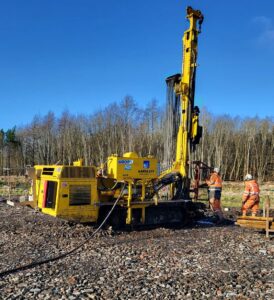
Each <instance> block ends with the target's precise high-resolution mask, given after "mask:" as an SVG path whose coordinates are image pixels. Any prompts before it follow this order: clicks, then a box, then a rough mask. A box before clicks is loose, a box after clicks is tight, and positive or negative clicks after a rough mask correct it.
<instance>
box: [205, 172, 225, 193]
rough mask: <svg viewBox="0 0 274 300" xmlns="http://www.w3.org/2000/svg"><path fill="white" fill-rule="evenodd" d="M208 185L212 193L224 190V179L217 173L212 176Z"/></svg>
mask: <svg viewBox="0 0 274 300" xmlns="http://www.w3.org/2000/svg"><path fill="white" fill-rule="evenodd" d="M206 183H207V184H208V187H209V190H210V191H213V190H221V189H222V179H221V176H220V175H219V174H217V173H213V174H211V176H210V179H209V180H207V181H206Z"/></svg>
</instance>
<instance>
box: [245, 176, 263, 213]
mask: <svg viewBox="0 0 274 300" xmlns="http://www.w3.org/2000/svg"><path fill="white" fill-rule="evenodd" d="M244 181H245V190H244V193H243V197H242V213H243V216H246V214H247V212H248V210H251V212H252V217H255V216H256V214H257V212H258V210H259V202H260V195H259V193H260V189H259V185H258V183H257V181H256V180H255V179H253V177H252V175H250V174H247V175H246V176H245V178H244Z"/></svg>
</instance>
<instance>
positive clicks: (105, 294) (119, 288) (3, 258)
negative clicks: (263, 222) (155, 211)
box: [0, 203, 274, 300]
mask: <svg viewBox="0 0 274 300" xmlns="http://www.w3.org/2000/svg"><path fill="white" fill-rule="evenodd" d="M0 220H1V221H0V271H4V270H6V269H9V268H11V267H15V266H19V265H22V264H26V263H30V262H32V261H35V260H39V259H43V258H46V257H50V256H53V255H56V254H60V253H61V252H63V251H68V250H70V249H72V248H73V247H75V246H76V245H78V244H79V243H81V242H83V241H84V240H85V239H87V238H89V237H90V236H91V234H92V233H93V231H94V228H93V227H91V226H84V225H79V224H78V225H71V224H69V223H67V222H65V221H62V220H58V219H55V218H52V217H50V216H46V215H42V214H40V213H39V212H36V211H34V210H31V209H29V208H26V207H25V208H23V207H9V206H7V205H6V204H4V203H1V204H0ZM255 298H256V299H274V238H273V237H272V239H271V240H270V241H269V240H266V239H265V236H264V234H262V233H260V232H256V231H255V232H254V231H251V230H248V229H243V228H239V227H236V226H217V227H216V226H208V227H201V226H198V225H195V226H193V227H191V228H183V229H166V228H157V229H153V230H143V231H133V232H111V230H108V231H101V232H100V233H98V234H97V235H96V236H95V237H94V238H92V239H91V240H90V241H89V242H88V243H86V244H85V245H84V246H83V248H81V249H80V250H79V251H78V252H76V253H73V254H72V255H70V256H67V257H65V258H63V259H61V260H58V261H55V262H51V263H48V264H44V265H42V266H38V267H35V268H33V269H29V270H25V271H20V272H18V273H15V274H11V275H7V276H5V277H2V278H0V299H69V300H73V299H255Z"/></svg>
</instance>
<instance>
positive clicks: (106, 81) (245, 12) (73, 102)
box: [0, 0, 274, 129]
mask: <svg viewBox="0 0 274 300" xmlns="http://www.w3.org/2000/svg"><path fill="white" fill-rule="evenodd" d="M187 5H192V6H193V7H194V8H196V9H200V10H201V11H202V12H203V13H204V15H205V21H204V24H203V28H202V34H201V35H200V36H199V38H200V40H199V57H198V61H199V69H198V73H197V91H196V103H197V104H198V105H200V106H205V107H207V109H208V110H209V111H210V112H212V113H214V114H230V115H232V116H235V115H240V116H251V117H252V116H255V115H258V116H259V117H265V116H273V115H274V1H270V0H260V1H257V0H253V1H252V0H241V1H235V0H230V1H217V0H207V1H201V0H200V1H198V0H196V1H195V0H193V1H183V0H182V1H181V0H176V1H175V0H173V1H171V0H139V1H130V0H105V1H95V0H24V1H22V0H9V1H4V0H0V101H1V117H0V128H4V129H7V128H10V127H12V126H14V125H17V126H20V125H23V124H27V123H29V122H30V121H31V120H32V118H33V116H34V115H35V114H41V115H43V114H45V113H47V112H48V111H49V110H52V111H53V112H54V113H55V114H56V115H57V116H58V115H60V114H61V113H62V111H64V110H66V109H68V110H69V111H70V112H71V113H74V114H80V113H92V112H94V111H96V110H98V109H101V108H104V107H105V106H106V105H107V104H109V103H111V102H113V101H120V100H121V99H122V98H123V97H124V96H125V95H132V96H133V97H134V99H135V101H136V102H137V103H138V104H139V105H140V106H145V105H146V104H147V103H148V102H149V101H150V100H151V99H157V101H158V102H159V104H160V105H162V104H163V103H164V102H165V78H166V77H167V76H169V75H172V74H175V73H178V72H180V71H181V59H182V58H181V51H182V45H181V38H182V35H183V32H184V30H185V29H186V28H187V26H188V23H187V21H186V20H185V8H186V6H187Z"/></svg>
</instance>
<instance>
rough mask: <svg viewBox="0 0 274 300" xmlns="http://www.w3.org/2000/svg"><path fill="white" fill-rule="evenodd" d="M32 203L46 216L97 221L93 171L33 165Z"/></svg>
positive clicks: (92, 168)
mask: <svg viewBox="0 0 274 300" xmlns="http://www.w3.org/2000/svg"><path fill="white" fill-rule="evenodd" d="M34 169H35V176H34V177H33V178H34V180H33V195H32V197H33V201H34V202H35V203H36V205H37V207H38V208H39V209H40V210H41V211H42V212H43V213H45V214H49V215H51V216H54V217H60V218H64V219H67V220H73V221H79V222H96V221H97V219H98V211H99V208H98V206H97V203H98V192H97V179H96V176H95V174H96V169H95V168H94V167H83V166H58V165H56V166H55V165H49V166H35V168H34Z"/></svg>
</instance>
